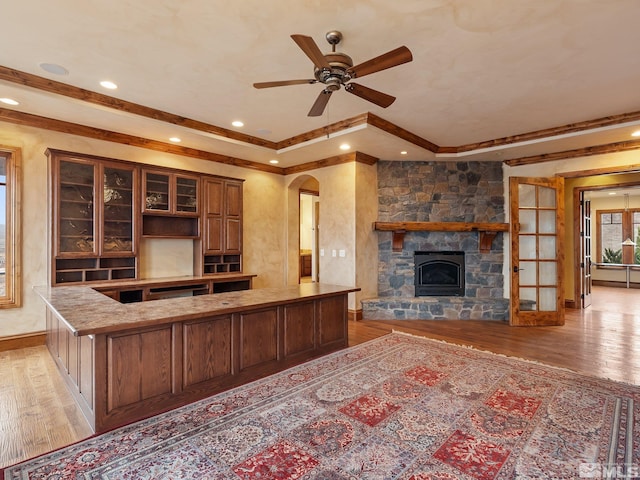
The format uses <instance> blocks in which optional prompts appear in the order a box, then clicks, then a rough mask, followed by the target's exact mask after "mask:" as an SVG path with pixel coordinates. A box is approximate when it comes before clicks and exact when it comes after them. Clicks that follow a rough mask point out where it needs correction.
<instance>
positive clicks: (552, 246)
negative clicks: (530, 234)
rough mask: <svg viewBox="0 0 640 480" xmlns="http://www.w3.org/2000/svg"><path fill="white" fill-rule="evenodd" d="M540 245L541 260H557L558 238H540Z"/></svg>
mask: <svg viewBox="0 0 640 480" xmlns="http://www.w3.org/2000/svg"><path fill="white" fill-rule="evenodd" d="M538 243H539V247H540V253H539V258H541V259H547V260H549V259H555V258H556V237H538Z"/></svg>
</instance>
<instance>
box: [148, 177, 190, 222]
mask: <svg viewBox="0 0 640 480" xmlns="http://www.w3.org/2000/svg"><path fill="white" fill-rule="evenodd" d="M199 185H200V179H199V178H198V177H190V176H187V175H177V174H173V173H168V172H167V173H165V172H161V171H143V191H144V198H143V205H142V211H143V212H145V213H152V214H172V215H174V214H175V215H185V216H196V215H198V213H199V206H198V199H199V195H198V194H199V192H198V189H199Z"/></svg>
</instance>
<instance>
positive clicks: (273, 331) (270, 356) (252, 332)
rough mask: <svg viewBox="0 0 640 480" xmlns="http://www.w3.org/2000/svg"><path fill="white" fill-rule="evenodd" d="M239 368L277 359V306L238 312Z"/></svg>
mask: <svg viewBox="0 0 640 480" xmlns="http://www.w3.org/2000/svg"><path fill="white" fill-rule="evenodd" d="M239 346H240V370H244V369H247V368H249V367H251V366H253V365H258V364H262V363H265V362H269V361H276V360H277V359H278V311H277V308H272V309H269V310H262V311H259V312H253V313H241V314H240V345H239Z"/></svg>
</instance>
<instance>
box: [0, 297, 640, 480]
mask: <svg viewBox="0 0 640 480" xmlns="http://www.w3.org/2000/svg"><path fill="white" fill-rule="evenodd" d="M392 330H398V331H403V332H407V333H412V334H416V335H421V336H426V337H431V338H435V339H440V340H446V341H448V342H451V343H456V344H463V345H471V346H474V347H476V348H479V349H482V350H489V351H493V352H496V353H501V354H505V355H510V356H516V357H521V358H528V359H531V360H536V361H539V362H543V363H546V364H549V365H555V366H559V367H564V368H569V369H571V370H575V371H578V372H583V373H586V374H590V375H595V376H601V377H606V378H611V379H614V380H619V381H624V382H629V383H633V384H636V385H640V291H639V290H633V289H631V290H626V289H620V288H607V287H597V288H595V289H594V300H593V305H592V306H591V307H589V308H588V309H587V310H584V311H580V310H567V315H566V324H565V325H564V326H562V327H530V328H528V327H509V326H508V325H507V324H506V323H503V322H490V321H472V320H460V321H457V320H447V321H416V320H408V321H379V322H376V321H367V320H363V321H359V322H350V323H349V344H350V345H355V344H359V343H362V342H365V341H367V340H371V339H373V338H376V337H379V336H382V335H385V334H387V333H388V332H390V331H392ZM90 435H91V431H90V430H89V427H88V425H87V423H86V421H85V420H84V418H83V417H82V414H81V413H80V411H79V409H78V408H77V407H76V406H75V403H74V401H73V399H72V397H71V395H70V394H69V392H68V391H67V390H66V387H65V386H64V384H63V383H62V381H61V380H60V377H59V374H58V372H57V370H56V368H55V365H54V363H53V360H52V359H51V357H50V356H49V353H48V351H47V349H46V347H44V346H41V347H31V348H24V349H21V350H10V351H6V352H0V468H2V467H3V466H7V465H11V464H13V463H17V462H19V461H21V460H23V459H25V458H29V457H33V456H36V455H39V454H41V453H44V452H47V451H50V450H53V449H56V448H60V447H62V446H65V445H68V444H70V443H73V442H77V441H79V440H82V439H84V438H86V437H88V436H90Z"/></svg>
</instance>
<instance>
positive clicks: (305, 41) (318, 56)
mask: <svg viewBox="0 0 640 480" xmlns="http://www.w3.org/2000/svg"><path fill="white" fill-rule="evenodd" d="M291 38H293V41H294V42H296V43H297V44H298V46H299V47H300V48H301V49H302V51H303V52H304V53H305V54H306V55H307V57H309V58H310V59H311V61H312V62H313V64H314V65H315V66H316V67H317V68H327V69H330V68H331V65H329V62H327V59H326V58H324V55H323V54H322V52H321V51H320V48H319V47H318V44H317V43H316V42H315V41H314V40H313V38H311V37H307V36H306V35H298V34H294V35H291Z"/></svg>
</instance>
